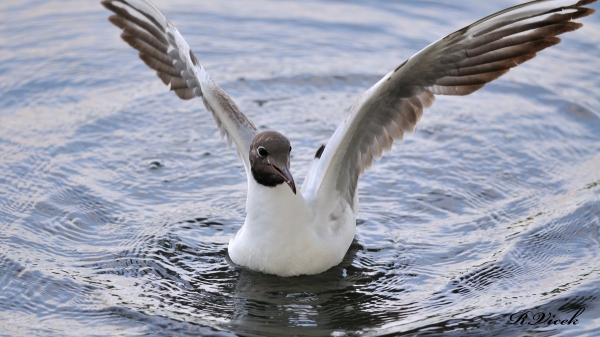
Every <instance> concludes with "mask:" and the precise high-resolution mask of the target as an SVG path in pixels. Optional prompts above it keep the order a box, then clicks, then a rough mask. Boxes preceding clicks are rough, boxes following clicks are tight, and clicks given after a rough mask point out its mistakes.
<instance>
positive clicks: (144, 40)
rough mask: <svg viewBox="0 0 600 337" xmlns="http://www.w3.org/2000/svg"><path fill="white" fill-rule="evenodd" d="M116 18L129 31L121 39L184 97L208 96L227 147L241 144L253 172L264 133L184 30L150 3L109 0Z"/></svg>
mask: <svg viewBox="0 0 600 337" xmlns="http://www.w3.org/2000/svg"><path fill="white" fill-rule="evenodd" d="M102 5H104V7H106V8H107V9H109V10H111V11H113V12H114V13H115V14H116V15H112V16H110V17H109V21H110V22H112V23H113V24H114V25H115V26H117V27H119V28H121V29H123V33H122V34H121V38H123V40H125V42H127V43H128V44H129V45H130V46H132V47H133V48H135V49H137V50H138V51H139V56H140V58H141V59H142V61H144V63H146V64H147V65H148V66H149V67H150V68H152V69H154V70H156V74H157V75H158V77H160V79H161V80H162V81H163V82H164V83H165V84H170V86H171V90H173V91H175V93H176V94H177V96H179V97H180V98H181V99H191V98H195V97H202V101H203V102H204V105H205V106H206V109H207V110H208V111H210V112H211V113H212V115H213V117H214V119H215V122H216V123H217V126H218V127H219V131H220V132H221V136H224V137H227V144H228V145H231V141H233V142H234V143H235V146H236V147H237V150H238V153H239V155H240V157H241V158H242V160H243V161H244V166H245V167H246V171H247V172H249V171H250V162H249V158H248V153H249V150H250V144H251V143H252V140H253V139H254V137H255V136H256V134H257V133H258V129H257V128H256V126H254V124H253V123H252V121H250V119H248V117H247V116H246V115H245V114H244V113H243V112H242V111H241V110H240V108H238V106H237V105H236V104H235V103H234V102H233V100H232V99H231V98H230V97H229V95H227V93H225V91H223V89H221V88H220V87H219V86H218V85H217V84H216V83H215V82H214V81H213V80H212V79H211V78H210V76H209V75H208V73H207V72H206V71H205V70H204V68H203V67H202V65H201V64H200V62H198V59H197V58H196V56H195V55H194V53H193V52H192V50H191V49H190V47H189V46H188V44H187V42H185V40H184V39H183V37H182V36H181V34H179V31H177V29H176V28H175V27H174V26H173V25H172V24H171V22H169V20H167V18H166V17H165V16H164V15H163V14H162V13H161V12H160V11H159V10H158V8H156V7H155V6H154V5H153V4H152V3H150V2H149V1H147V0H104V1H102Z"/></svg>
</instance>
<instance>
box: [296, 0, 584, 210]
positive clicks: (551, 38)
mask: <svg viewBox="0 0 600 337" xmlns="http://www.w3.org/2000/svg"><path fill="white" fill-rule="evenodd" d="M592 2H595V0H581V1H578V0H550V1H548V0H545V1H534V2H529V3H526V4H523V5H519V6H515V7H512V8H509V9H506V10H504V11H501V12H498V13H496V14H493V15H490V16H488V17H486V18H484V19H482V20H479V21H477V22H475V23H474V24H472V25H470V26H467V27H465V28H463V29H461V30H459V31H457V32H455V33H452V34H450V35H448V36H446V37H444V38H443V39H441V40H439V41H437V42H434V43H433V44H431V45H429V46H428V47H426V48H425V49H423V50H421V51H420V52H418V53H417V54H415V55H414V56H412V57H411V58H409V59H408V60H407V61H405V62H404V63H402V64H401V65H399V66H398V67H397V68H396V69H394V70H393V71H392V72H390V73H389V74H387V75H385V77H383V78H382V79H381V80H380V81H379V82H378V83H376V84H375V85H374V86H373V87H371V88H370V89H369V90H367V91H366V92H365V93H364V94H363V95H362V96H361V97H360V98H359V99H358V100H357V101H356V102H355V103H354V105H353V106H352V107H351V109H350V112H349V113H348V114H347V115H346V117H345V119H344V121H343V122H342V123H341V125H340V126H339V127H338V128H337V130H336V131H335V133H334V134H333V136H332V137H331V139H330V140H329V142H328V144H327V145H326V146H325V150H324V151H323V152H322V154H321V157H320V159H318V161H316V162H315V163H314V164H313V166H312V167H311V170H309V173H308V175H307V178H306V180H305V183H304V185H303V186H302V191H303V192H304V193H305V194H306V195H311V196H312V197H314V198H323V199H330V198H335V197H336V196H340V195H341V196H342V197H343V198H344V199H345V200H346V201H347V202H348V203H349V204H350V205H354V203H353V200H354V197H355V193H356V185H357V181H358V177H359V176H360V174H361V173H362V172H363V171H364V170H365V169H366V168H368V167H369V166H370V165H371V163H372V162H373V159H378V158H380V157H381V155H382V152H383V151H384V150H389V149H390V148H391V146H392V142H393V141H394V140H395V139H402V136H403V135H404V132H407V131H412V130H413V129H414V127H415V124H416V123H417V121H418V120H419V118H420V117H421V115H422V114H423V109H424V108H427V107H429V106H430V105H431V104H433V102H434V100H435V96H434V95H468V94H470V93H472V92H474V91H477V90H478V89H481V88H482V87H483V86H484V85H485V84H486V83H488V82H490V81H493V80H494V79H496V78H498V77H500V76H502V75H503V74H506V73H507V72H508V71H509V69H510V68H513V67H516V66H517V65H519V64H521V63H523V62H525V61H527V60H530V59H532V58H534V57H535V56H536V53H537V52H538V51H540V50H542V49H545V48H548V47H550V46H553V45H556V44H558V43H559V42H560V39H559V38H557V37H556V36H557V35H559V34H562V33H565V32H569V31H574V30H576V29H578V28H580V27H581V26H582V24H580V23H576V22H573V21H572V20H574V19H577V18H581V17H584V16H587V15H590V14H592V13H594V12H595V11H594V10H593V9H589V8H584V7H582V6H584V5H587V4H590V3H592ZM352 207H354V206H352Z"/></svg>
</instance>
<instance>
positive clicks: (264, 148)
mask: <svg viewBox="0 0 600 337" xmlns="http://www.w3.org/2000/svg"><path fill="white" fill-rule="evenodd" d="M291 151H292V146H291V145H290V141H289V140H288V139H287V138H285V136H284V135H282V134H281V133H279V132H276V131H264V132H261V133H259V134H258V135H256V137H254V140H253V141H252V144H251V145H250V168H251V170H252V176H253V177H254V180H256V182H257V183H259V184H261V185H263V186H268V187H275V186H277V185H279V184H283V183H286V184H288V185H289V186H290V188H291V189H292V191H293V192H294V194H296V184H295V183H294V178H293V177H292V174H291V173H290V152H291Z"/></svg>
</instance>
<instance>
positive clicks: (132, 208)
mask: <svg viewBox="0 0 600 337" xmlns="http://www.w3.org/2000/svg"><path fill="white" fill-rule="evenodd" d="M156 3H157V5H158V6H159V7H160V8H161V9H162V10H163V11H164V12H165V13H166V15H167V16H168V17H169V18H170V19H171V21H172V22H173V23H174V24H175V25H176V26H177V27H178V28H179V29H180V31H181V32H182V34H183V35H184V36H185V37H186V38H187V40H188V42H189V44H190V45H191V46H192V48H193V49H194V50H195V52H196V55H198V57H199V58H200V60H201V61H202V63H203V65H204V66H205V68H206V69H207V70H208V71H209V73H210V74H211V75H212V77H213V78H214V79H215V80H216V81H217V82H218V83H220V84H221V86H222V87H223V88H224V89H225V90H226V91H228V92H229V93H230V95H231V96H232V97H234V98H235V100H236V101H237V102H238V104H239V105H240V107H241V108H242V109H243V110H244V111H245V112H246V113H247V114H248V115H249V116H250V118H252V119H253V120H254V121H255V123H256V124H257V125H258V126H259V127H261V128H262V129H276V130H279V131H281V132H282V133H284V134H286V135H287V136H288V137H289V138H290V140H291V141H292V143H293V147H294V151H293V155H294V156H293V158H292V173H293V174H294V176H295V177H303V175H304V174H305V173H306V170H307V168H308V165H307V164H308V162H309V161H310V159H311V158H312V155H313V154H314V151H315V150H316V149H317V148H318V146H320V144H322V143H325V142H326V141H327V139H328V137H329V136H330V135H331V133H332V132H333V131H334V129H335V128H336V126H337V125H338V123H339V122H340V121H341V119H342V118H343V116H344V114H345V113H346V111H347V110H348V108H349V106H350V105H351V104H352V102H353V101H354V99H355V98H356V97H357V96H358V95H359V94H360V93H362V92H363V91H364V90H366V89H367V88H368V87H369V86H370V85H372V84H373V83H375V82H376V81H377V80H378V79H379V78H381V76H383V75H384V74H385V73H387V72H388V71H389V70H391V69H393V68H394V67H395V66H397V65H398V64H399V63H401V62H402V61H403V60H404V59H406V58H407V57H409V56H410V55H412V53H414V52H416V51H418V50H419V49H421V48H422V47H424V46H425V45H427V44H429V43H430V42H432V41H433V40H435V39H437V38H439V37H441V36H442V35H445V34H446V33H450V32H452V31H454V30H456V29H458V28H461V27H462V26H464V25H466V24H469V23H471V22H473V21H475V20H477V19H479V18H481V17H483V16H485V15H487V14H490V13H492V12H494V11H497V10H500V9H503V8H505V7H509V6H511V5H514V4H516V3H517V1H512V0H510V1H509V0H501V1H495V2H493V4H492V3H489V2H482V1H476V0H470V1H460V2H457V1H439V2H417V1H412V2H401V3H391V2H384V1H380V2H358V1H355V2H350V3H341V2H318V1H314V2H305V3H299V2H283V1H261V2H252V4H250V3H248V2H226V3H224V2H207V3H202V2H200V1H191V0H178V1H172V2H167V1H156ZM592 7H594V8H596V9H600V7H599V5H598V4H593V5H592ZM108 15H109V12H108V11H106V10H105V9H104V8H102V7H101V6H100V4H99V3H98V2H96V1H85V2H84V1H73V0H71V1H55V2H51V1H41V0H39V1H34V0H26V1H8V0H4V1H2V2H1V3H0V155H1V156H0V172H1V173H0V334H7V335H38V336H49V335H77V336H80V335H128V336H130V335H148V334H151V335H193V334H198V335H213V334H215V335H230V334H241V335H265V336H269V335H270V336H283V335H333V336H342V335H344V334H346V335H355V334H356V335H359V334H373V335H377V334H395V333H398V332H410V333H414V334H419V335H429V334H430V335H435V334H437V333H439V332H442V331H445V332H453V333H454V334H456V335H462V334H464V333H465V332H471V333H473V334H480V335H490V334H509V335H519V334H523V333H527V332H529V333H531V332H540V331H544V332H547V333H548V334H553V333H561V334H564V335H580V334H582V333H584V332H587V333H588V334H589V335H595V334H600V319H599V318H598V317H600V299H599V296H600V287H599V286H598V284H599V282H600V262H599V261H600V234H599V229H598V227H599V226H600V89H599V88H600V15H598V14H596V15H595V16H592V17H589V18H585V19H583V20H582V22H584V24H585V26H584V27H583V28H582V29H581V30H579V31H577V32H575V33H570V34H567V35H565V36H564V41H563V43H562V44H560V45H559V46H557V47H554V48H551V49H549V50H546V51H543V52H542V53H541V55H540V56H539V57H538V58H536V59H534V60H532V61H530V62H528V63H527V64H526V65H523V66H521V67H519V68H517V69H514V70H512V71H511V72H510V73H509V74H507V75H506V76H504V77H502V78H501V79H500V80H497V81H495V82H494V83H492V84H491V85H488V86H487V87H486V88H485V89H483V90H481V91H479V92H477V93H476V94H474V95H472V96H469V97H450V98H448V97H439V98H438V100H437V103H436V104H435V105H434V106H433V107H432V108H431V109H429V110H428V111H427V112H426V113H425V115H424V117H423V119H422V120H421V122H420V124H419V125H418V127H417V130H416V132H415V133H414V134H412V135H409V136H407V137H405V138H406V139H405V141H404V142H402V143H398V144H396V145H395V146H394V150H393V151H392V152H391V153H389V154H388V155H387V156H385V157H384V158H383V159H382V160H381V161H380V162H378V163H376V165H375V166H374V167H373V169H372V170H370V171H369V172H368V173H367V174H366V175H365V176H363V178H362V180H361V181H360V184H359V185H360V195H361V197H360V203H361V206H360V210H359V219H358V227H357V233H356V239H355V241H354V243H353V245H352V247H351V249H350V251H349V252H348V254H347V256H346V258H345V260H344V262H343V263H342V264H341V265H339V266H337V267H334V268H332V269H331V270H329V271H327V272H325V273H323V274H321V275H315V276H302V277H293V278H281V277H276V276H270V275H264V274H260V273H255V272H251V271H248V270H244V269H241V268H238V267H236V266H235V265H233V264H232V263H231V262H230V260H229V259H228V257H227V242H228V240H229V238H230V237H231V236H233V235H234V234H235V233H236V231H237V230H238V229H239V227H240V226H241V225H242V223H243V221H244V216H245V196H246V178H245V175H244V170H243V166H242V163H241V161H239V160H238V159H237V157H236V154H235V151H232V150H227V149H226V146H225V143H224V142H223V141H222V140H221V139H219V137H218V132H217V129H216V127H215V125H214V121H213V119H212V117H211V116H210V115H209V114H208V113H207V112H206V111H205V110H204V107H203V106H202V104H201V103H200V102H199V101H197V100H192V101H180V100H179V99H178V98H177V97H175V95H174V94H172V93H170V92H168V91H167V89H166V88H165V87H164V86H163V85H162V83H161V82H160V80H158V78H156V76H155V75H154V74H153V72H152V71H151V70H149V69H147V68H146V66H145V65H144V64H143V63H142V62H141V61H140V60H139V59H138V58H137V56H136V53H135V52H134V51H133V50H132V49H131V48H129V47H128V46H127V45H126V44H125V43H123V42H122V41H121V40H120V39H119V38H118V36H119V30H118V29H116V28H115V27H113V26H112V25H110V24H109V23H108V21H107V20H106V18H107V16H108ZM581 308H585V311H584V312H583V313H581V315H580V316H578V320H579V323H578V324H577V325H572V324H571V325H568V326H554V325H552V326H548V325H547V324H546V325H544V324H541V325H519V324H517V325H514V324H510V322H511V315H512V314H514V313H517V314H519V313H523V312H525V311H526V310H530V315H531V314H534V313H537V312H544V313H551V314H552V315H555V316H556V317H557V318H560V319H570V318H571V317H572V316H573V315H574V314H575V312H577V310H580V309H581ZM513 318H514V316H513ZM465 329H466V330H465Z"/></svg>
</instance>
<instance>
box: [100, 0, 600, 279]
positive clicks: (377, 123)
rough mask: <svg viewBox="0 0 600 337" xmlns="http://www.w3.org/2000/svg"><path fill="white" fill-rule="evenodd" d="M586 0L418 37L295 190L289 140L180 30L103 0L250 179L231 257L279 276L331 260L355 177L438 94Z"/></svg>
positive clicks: (492, 75) (552, 37)
mask: <svg viewBox="0 0 600 337" xmlns="http://www.w3.org/2000/svg"><path fill="white" fill-rule="evenodd" d="M594 1H595V0H580V1H577V0H540V1H533V2H530V3H526V4H523V5H519V6H515V7H512V8H509V9H506V10H504V11H501V12H498V13H496V14H493V15H490V16H488V17H486V18H484V19H482V20H479V21H477V22H476V23H474V24H472V25H470V26H467V27H465V28H463V29H461V30H459V31H456V32H454V33H452V34H450V35H448V36H446V37H445V38H443V39H441V40H438V41H436V42H434V43H432V44H431V45H429V46H427V47H426V48H424V49H423V50H421V51H420V52H418V53H417V54H415V55H414V56H413V57H411V58H409V59H408V60H406V61H405V62H404V63H401V64H400V65H399V66H398V67H396V68H395V69H394V70H393V71H391V72H390V73H388V74H387V75H385V76H384V77H383V78H382V79H381V80H380V81H379V82H377V83H376V84H375V85H373V86H372V87H371V88H370V89H368V90H367V91H366V92H365V93H364V94H363V95H361V96H360V97H359V98H358V100H357V101H356V102H355V103H354V105H353V106H352V107H351V109H350V112H349V113H348V114H347V115H346V117H345V118H344V120H343V121H342V123H341V125H340V126H339V127H338V128H337V130H336V131H335V132H334V134H333V135H332V137H331V138H330V140H329V142H328V143H327V144H326V146H325V148H324V149H323V148H320V149H319V150H318V151H317V154H316V155H315V159H314V160H313V163H312V165H311V168H310V169H309V171H308V175H307V177H306V179H305V180H304V183H303V185H302V188H301V189H300V190H299V191H297V190H296V185H295V181H294V179H293V177H292V175H291V173H290V171H289V168H290V152H291V150H292V147H291V145H290V142H289V141H288V140H287V138H285V136H283V135H281V134H280V133H278V132H275V131H263V132H260V131H259V130H258V128H256V126H255V125H254V124H253V123H252V121H251V120H250V119H249V118H248V117H247V116H246V115H245V114H244V113H242V111H241V110H240V109H239V108H238V107H237V105H236V104H235V103H234V102H233V100H232V99H231V98H230V97H229V96H228V95H227V94H226V93H225V92H224V91H223V90H222V89H221V88H219V86H218V85H217V84H216V83H214V82H213V81H212V79H211V78H210V76H209V75H208V73H207V72H206V71H205V69H204V68H203V67H202V65H200V62H199V61H198V59H197V58H196V56H195V55H194V53H193V52H192V51H191V49H190V48H189V46H188V45H187V43H186V42H185V40H184V39H183V37H182V36H181V35H180V34H179V32H178V31H177V29H175V27H174V26H173V25H172V24H171V23H170V22H169V21H168V20H167V19H166V18H165V17H164V15H162V13H160V11H159V10H158V9H157V8H156V7H155V6H154V5H152V4H151V3H150V2H148V1H147V0H105V1H102V4H103V5H104V6H105V7H107V8H108V9H110V10H111V11H113V12H115V13H116V15H114V16H111V17H110V21H111V22H112V23H114V24H115V25H117V26H118V27H120V28H121V29H123V31H124V32H123V34H122V35H121V36H122V38H123V39H124V40H125V41H126V42H127V43H129V44H130V45H131V46H132V47H134V48H135V49H137V50H138V51H139V52H140V58H141V59H142V60H143V61H144V62H145V63H146V64H147V65H148V66H150V67H151V68H152V69H154V70H156V72H157V74H158V76H159V77H160V78H161V79H162V80H163V82H164V83H165V84H169V85H170V87H171V90H173V91H175V93H176V94H177V95H178V96H179V97H180V98H183V99H191V98H195V97H201V98H202V101H203V102H204V105H205V107H206V109H207V110H208V111H209V112H211V113H212V115H213V117H214V119H215V121H216V123H217V126H218V128H219V130H220V132H221V134H222V135H223V136H225V137H226V138H227V141H228V143H229V144H231V142H233V143H235V146H236V148H237V151H238V154H239V155H240V157H241V159H242V161H243V162H244V167H245V170H246V174H247V177H248V196H247V202H246V211H247V215H246V220H245V222H244V225H243V226H242V228H241V229H240V230H239V232H238V233H237V235H236V236H235V237H234V238H232V239H231V241H230V242H229V256H230V257H231V259H232V261H233V262H235V263H237V264H239V265H242V266H245V267H247V268H250V269H253V270H257V271H262V272H265V273H270V274H276V275H281V276H292V275H300V274H315V273H320V272H323V271H325V270H327V269H329V268H330V267H332V266H335V265H337V264H338V263H340V262H341V261H342V259H343V257H344V255H345V253H346V251H347V250H348V248H349V246H350V243H351V242H352V239H353V238H354V232H355V227H356V214H357V209H358V198H357V191H356V189H357V182H358V178H359V177H360V175H361V174H362V172H364V170H365V169H366V168H368V167H369V166H370V165H371V164H372V162H373V160H374V159H378V158H380V157H381V155H382V152H383V151H386V150H389V149H390V148H391V146H392V143H393V141H394V140H399V139H402V137H403V135H404V133H405V132H410V131H412V130H413V129H414V127H415V124H416V123H417V121H418V120H419V118H420V117H421V115H422V113H423V110H424V109H425V108H427V107H429V106H430V105H431V104H433V102H434V100H435V95H467V94H470V93H472V92H474V91H476V90H478V89H480V88H482V87H483V86H484V85H485V84H486V83H488V82H490V81H493V80H494V79H496V78H498V77H500V76H502V75H503V74H505V73H506V72H508V70H509V69H510V68H513V67H515V66H517V65H519V64H521V63H523V62H525V61H527V60H530V59H532V58H533V57H535V55H536V53H537V52H538V51H540V50H543V49H545V48H547V47H550V46H553V45H556V44H558V43H559V42H560V39H558V38H557V37H556V36H557V35H559V34H563V33H565V32H569V31H573V30H576V29H578V28H580V27H581V24H579V23H575V22H573V21H572V20H574V19H577V18H581V17H584V16H587V15H590V14H592V13H593V12H594V11H593V10H592V9H589V8H585V7H583V6H585V5H587V4H589V3H592V2H594Z"/></svg>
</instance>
